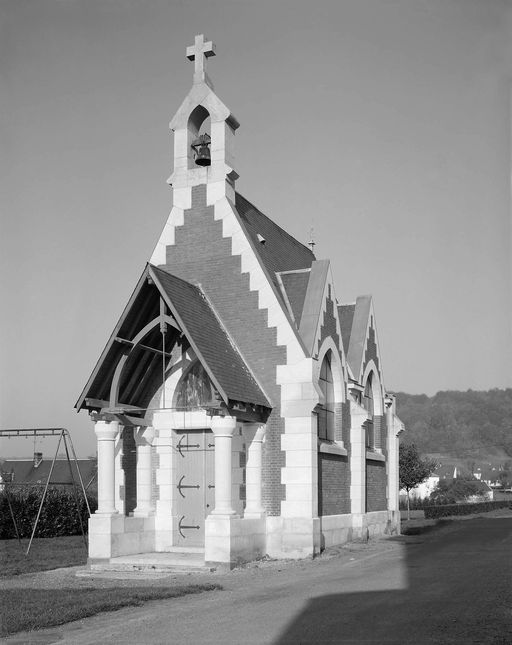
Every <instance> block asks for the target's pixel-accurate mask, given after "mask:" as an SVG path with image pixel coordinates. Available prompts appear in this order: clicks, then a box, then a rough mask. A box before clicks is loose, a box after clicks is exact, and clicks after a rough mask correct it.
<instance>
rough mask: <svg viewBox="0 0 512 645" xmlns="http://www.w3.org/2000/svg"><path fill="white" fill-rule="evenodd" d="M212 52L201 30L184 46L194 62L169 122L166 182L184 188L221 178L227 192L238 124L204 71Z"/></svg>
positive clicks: (231, 182) (230, 186)
mask: <svg viewBox="0 0 512 645" xmlns="http://www.w3.org/2000/svg"><path fill="white" fill-rule="evenodd" d="M212 56H215V45H214V44H213V43H212V42H211V41H209V42H207V41H205V38H204V35H202V34H201V35H199V36H196V37H195V43H194V45H192V46H190V47H187V58H188V59H189V60H191V61H193V62H194V80H193V85H192V88H191V89H190V92H189V93H188V95H187V97H186V98H185V100H184V101H183V103H182V104H181V106H180V107H179V109H178V111H177V112H176V114H175V115H174V117H173V119H172V121H171V122H170V124H169V127H170V129H171V130H173V132H174V171H173V173H172V175H171V176H170V177H169V179H168V183H169V184H171V185H172V186H173V188H185V187H192V186H197V185H199V184H211V183H217V184H219V183H220V182H225V184H226V194H227V195H229V193H232V191H233V190H234V182H235V180H236V179H237V178H238V174H237V172H236V170H235V159H234V139H235V131H236V129H237V128H238V127H239V125H240V124H239V123H238V121H237V119H236V118H235V116H234V115H233V114H232V113H231V111H230V110H229V109H228V108H227V107H226V106H225V105H224V103H222V101H221V100H220V99H219V97H218V96H217V95H216V94H215V92H214V90H213V83H212V82H211V80H210V79H209V77H208V75H207V73H206V61H207V59H208V58H210V57H212ZM208 137H210V141H208ZM198 152H200V155H199V156H198ZM207 153H209V160H208V154H207ZM198 161H199V163H198ZM229 196H231V195H229Z"/></svg>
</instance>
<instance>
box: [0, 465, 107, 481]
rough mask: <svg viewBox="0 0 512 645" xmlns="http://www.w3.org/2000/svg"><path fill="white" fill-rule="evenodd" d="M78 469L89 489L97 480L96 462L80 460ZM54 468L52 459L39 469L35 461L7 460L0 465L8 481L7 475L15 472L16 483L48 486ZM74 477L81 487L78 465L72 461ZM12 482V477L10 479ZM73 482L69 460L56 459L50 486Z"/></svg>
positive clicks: (0, 469)
mask: <svg viewBox="0 0 512 645" xmlns="http://www.w3.org/2000/svg"><path fill="white" fill-rule="evenodd" d="M77 461H78V468H79V469H80V474H81V476H82V481H83V483H84V486H85V487H86V488H87V487H88V486H89V485H90V484H91V482H92V481H93V480H94V479H95V478H96V462H95V461H93V460H91V459H78V460H77ZM51 466H52V459H49V458H47V459H43V460H42V461H41V462H40V463H39V465H38V466H37V467H35V466H34V460H33V459H12V460H11V459H7V460H6V461H4V462H3V463H2V464H1V465H0V476H2V479H3V480H4V481H7V479H6V478H5V474H7V475H10V473H11V472H14V478H13V482H14V483H18V484H19V483H26V484H46V481H47V479H48V474H49V472H50V469H51ZM71 469H72V472H73V477H74V479H75V482H76V484H77V485H80V480H79V478H78V472H77V469H76V464H75V462H74V461H71ZM9 480H10V477H9ZM72 483H73V480H72V478H71V475H70V472H69V465H68V461H67V459H56V460H55V465H54V467H53V472H52V477H51V480H50V484H54V485H57V484H72Z"/></svg>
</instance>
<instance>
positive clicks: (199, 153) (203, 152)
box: [187, 105, 211, 169]
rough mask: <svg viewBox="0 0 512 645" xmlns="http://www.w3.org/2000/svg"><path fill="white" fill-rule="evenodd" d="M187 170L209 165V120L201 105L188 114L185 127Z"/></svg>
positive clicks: (206, 111)
mask: <svg viewBox="0 0 512 645" xmlns="http://www.w3.org/2000/svg"><path fill="white" fill-rule="evenodd" d="M187 131H188V137H187V159H188V168H189V169H192V168H197V167H206V166H209V165H210V164H211V119H210V113H209V112H208V110H207V109H206V108H205V107H203V106H202V105H198V106H196V107H195V108H194V109H193V110H192V112H191V113H190V116H189V119H188V125H187Z"/></svg>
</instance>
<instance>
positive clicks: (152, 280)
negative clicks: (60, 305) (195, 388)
mask: <svg viewBox="0 0 512 645" xmlns="http://www.w3.org/2000/svg"><path fill="white" fill-rule="evenodd" d="M162 299H163V300H164V301H165V303H166V305H167V307H168V308H169V312H170V313H169V314H167V315H166V316H165V322H166V324H167V329H168V331H167V333H166V340H167V343H166V345H165V363H166V365H168V364H169V362H170V359H171V354H170V350H171V349H172V347H173V346H174V345H175V344H176V343H181V342H182V340H181V339H182V338H183V337H184V338H186V340H187V341H188V342H189V343H190V345H191V346H192V347H193V349H194V351H195V352H196V354H197V356H198V358H199V359H200V361H201V363H202V364H203V366H204V367H205V369H206V370H207V372H208V375H209V377H210V379H211V380H212V383H213V384H214V386H215V388H216V389H217V390H218V392H219V393H220V395H221V397H222V398H223V400H224V402H225V403H228V401H241V402H245V403H250V404H255V405H260V406H264V407H268V408H269V407H271V405H270V402H269V400H268V398H267V397H266V395H265V394H264V393H263V392H262V390H261V388H260V387H259V385H258V384H257V382H256V380H255V379H254V377H253V376H252V374H251V372H250V370H249V368H248V367H247V365H246V364H245V362H244V361H243V359H242V357H241V355H240V354H239V352H238V351H237V348H236V347H235V346H234V344H233V343H232V342H231V340H230V339H229V337H228V335H227V333H226V331H225V330H224V328H223V327H222V325H221V323H220V321H219V319H218V318H217V316H216V315H215V313H214V311H213V310H212V309H211V307H210V305H209V304H208V302H207V300H206V298H205V296H204V294H203V293H202V292H201V290H200V289H199V287H197V286H195V285H192V284H189V283H187V282H186V281H185V280H182V279H180V278H178V277H176V276H173V275H171V274H170V273H168V272H166V271H163V270H161V269H158V268H156V267H152V266H151V265H148V266H147V267H146V269H145V271H144V272H143V275H142V277H141V279H140V280H139V283H138V285H137V288H136V290H135V292H134V294H133V296H132V298H131V299H130V302H129V305H128V306H127V307H126V308H125V311H124V312H123V315H122V316H121V319H120V320H119V322H118V324H117V325H116V327H115V329H114V332H113V333H112V335H111V337H110V339H109V341H108V343H107V346H106V348H105V350H104V351H103V353H102V356H101V357H100V360H99V361H98V363H97V365H96V367H95V369H94V371H93V373H92V375H91V377H90V378H89V381H88V383H87V385H86V387H85V388H84V391H83V392H82V394H81V396H80V398H79V400H78V402H77V404H76V407H77V409H79V410H80V409H81V408H83V407H86V408H92V409H97V408H98V407H104V406H102V404H101V402H103V403H106V404H107V405H109V406H110V407H114V408H116V407H127V408H138V409H139V410H141V411H142V410H144V409H146V407H147V406H148V404H149V402H150V400H151V399H152V397H153V396H154V393H155V392H156V390H157V389H158V387H160V386H161V385H162V362H163V361H162V337H161V331H160V324H159V320H160V319H159V316H161V315H162V310H161V306H162V305H161V300H162ZM146 331H147V333H146ZM141 334H144V336H143V342H141V339H140V336H141ZM116 375H117V376H116ZM116 378H117V379H118V381H117V383H118V385H117V386H116V385H115V384H116V380H115V379H116ZM114 390H115V392H116V396H115V397H114V398H115V400H114V399H113V398H112V392H113V391H114ZM98 402H99V403H98Z"/></svg>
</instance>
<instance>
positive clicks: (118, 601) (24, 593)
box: [0, 584, 221, 636]
mask: <svg viewBox="0 0 512 645" xmlns="http://www.w3.org/2000/svg"><path fill="white" fill-rule="evenodd" d="M220 588H221V587H220V586H219V585H215V584H205V585H180V586H176V587H117V588H110V589H53V590H51V591H49V590H48V589H5V590H2V591H1V592H0V606H1V607H2V621H1V625H0V636H7V635H8V634H14V633H16V632H21V631H29V630H33V629H43V628H44V627H54V626H55V625H63V624H64V623H69V622H71V621H73V620H80V619H81V618H85V617H86V616H93V615H94V614H98V613H100V612H103V611H114V610H116V609H121V607H133V606H139V605H142V604H143V603H144V602H145V601H147V600H161V599H163V598H178V597H180V596H184V595H186V594H192V593H199V592H201V591H212V590H214V589H220Z"/></svg>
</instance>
